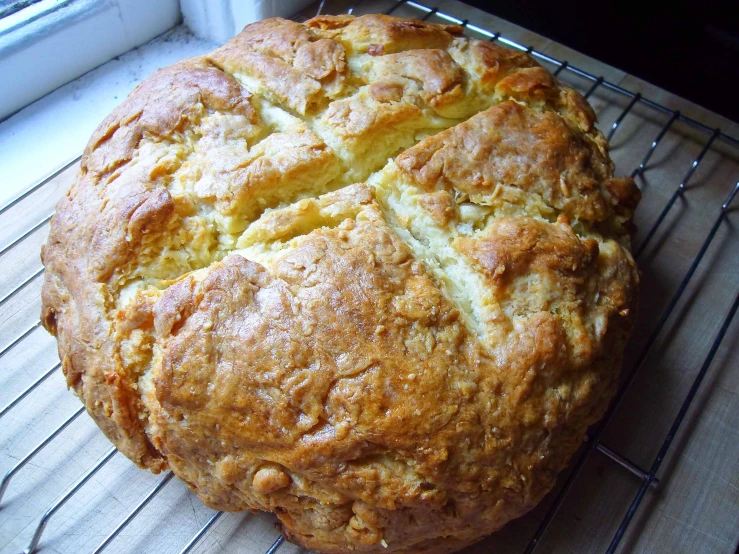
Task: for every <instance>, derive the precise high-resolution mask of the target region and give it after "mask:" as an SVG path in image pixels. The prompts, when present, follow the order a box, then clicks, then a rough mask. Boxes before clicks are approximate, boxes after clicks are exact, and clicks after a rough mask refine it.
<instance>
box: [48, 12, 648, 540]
mask: <svg viewBox="0 0 739 554" xmlns="http://www.w3.org/2000/svg"><path fill="white" fill-rule="evenodd" d="M594 122H595V115H594V113H593V111H592V109H591V108H590V107H589V106H588V104H587V103H586V102H585V100H583V98H582V97H581V96H580V95H579V94H577V93H576V92H574V91H573V90H571V89H569V88H567V87H564V86H563V85H561V84H560V83H559V82H558V81H557V80H556V79H555V78H554V77H553V76H552V75H551V74H549V73H548V72H547V71H546V70H544V69H543V68H542V67H540V66H539V65H537V64H536V63H535V62H534V61H533V60H532V59H531V58H530V57H529V56H528V55H526V54H523V53H517V52H513V51H511V50H508V49H506V48H505V47H502V46H500V45H499V44H497V43H489V42H480V41H475V40H471V39H468V38H466V37H464V36H462V34H461V29H460V28H459V27H456V26H444V25H432V24H427V23H422V22H418V21H412V20H404V19H397V18H392V17H386V16H379V15H368V16H363V17H358V18H354V17H351V16H339V17H331V16H323V17H317V18H314V19H312V20H309V21H307V22H306V23H304V24H299V23H294V22H292V21H287V20H284V19H269V20H265V21H261V22H259V23H255V24H253V25H249V26H248V27H247V28H246V29H244V31H243V32H242V33H241V34H240V35H238V36H237V37H236V38H234V39H233V40H231V41H230V42H228V43H227V44H226V45H225V46H223V47H222V48H219V49H218V50H216V51H215V52H212V53H211V54H209V55H206V56H203V57H200V58H195V59H191V60H187V61H184V62H181V63H178V64H176V65H174V66H172V67H169V68H167V69H163V70H160V71H158V72H156V73H155V74H154V75H153V76H151V77H150V78H149V79H148V80H147V81H145V82H144V83H142V84H141V85H140V86H139V87H138V88H137V89H136V90H135V91H134V92H133V93H132V94H131V95H130V96H129V97H128V98H127V99H126V101H125V102H124V103H123V104H122V105H121V106H120V107H119V108H117V109H116V110H115V111H114V112H113V113H112V114H111V115H110V116H109V117H108V118H107V119H106V120H105V121H104V122H103V123H102V125H101V126H100V127H99V128H98V129H97V130H96V131H95V133H94V134H93V136H92V138H91V139H90V142H89V144H88V146H87V148H86V150H85V153H84V156H83V157H82V163H81V168H80V172H79V175H78V177H77V179H76V181H75V183H74V185H73V186H72V188H71V190H70V191H69V193H68V194H67V195H66V197H65V198H63V199H62V200H61V201H60V203H59V206H58V208H57V212H56V215H55V216H54V218H53V220H52V223H51V232H50V235H49V239H48V242H47V243H46V245H45V246H44V248H43V253H42V258H43V262H44V264H45V266H46V273H45V277H44V287H43V309H42V320H43V324H44V326H45V327H46V328H47V329H48V330H49V331H50V332H51V333H53V334H54V335H56V336H57V338H58V343H59V354H60V357H61V359H62V367H63V370H64V374H65V375H66V378H67V383H68V384H69V386H70V387H72V388H73V389H74V391H75V392H76V393H77V395H78V396H79V397H80V398H81V399H82V401H83V402H84V403H85V406H86V407H87V410H88V412H89V413H90V415H91V416H92V417H93V418H94V419H95V421H96V422H97V424H98V425H99V426H100V428H101V429H102V430H103V431H104V433H105V434H106V435H107V436H108V437H109V438H110V440H111V441H113V442H114V443H115V445H116V446H117V447H118V448H119V449H120V451H121V452H123V453H124V454H125V455H126V456H128V457H129V458H130V459H131V460H133V461H134V462H135V463H137V464H138V465H140V466H142V467H147V468H149V469H151V470H152V471H155V472H158V471H162V470H163V469H165V468H167V467H169V468H171V469H172V471H174V473H175V474H176V475H177V476H178V477H180V478H181V479H183V480H184V481H185V482H186V483H187V484H188V485H189V486H190V487H191V488H192V489H193V490H194V491H195V493H196V494H197V495H198V496H199V497H200V498H201V499H202V500H203V501H204V502H205V503H206V504H208V505H209V506H212V507H213V508H216V509H220V510H245V509H248V510H266V511H272V512H274V513H275V514H276V515H277V516H278V517H279V519H280V520H281V525H282V530H283V532H284V533H285V535H286V536H287V537H288V538H289V539H290V540H292V541H295V542H297V543H299V544H301V545H304V546H305V547H307V548H312V549H316V550H320V551H323V552H344V551H347V550H354V551H357V552H429V553H430V552H434V553H436V552H450V551H453V550H456V549H459V548H461V547H463V546H464V545H467V544H470V543H471V542H474V541H476V540H478V539H480V538H481V537H482V536H484V535H486V534H488V533H490V532H492V531H494V530H496V529H499V528H500V527H501V526H503V525H504V524H505V523H506V522H508V521H510V520H511V519H513V518H515V517H518V516H520V515H522V514H523V513H525V512H526V511H527V510H529V509H531V508H532V507H533V506H535V505H536V504H537V502H539V501H540V500H541V498H542V497H543V495H544V494H545V493H546V492H547V491H549V490H550V489H551V488H552V486H553V485H554V482H555V479H556V477H557V474H558V472H559V471H560V470H562V469H563V468H564V467H565V465H566V464H567V461H568V460H569V458H570V457H571V455H572V454H573V453H574V451H575V450H576V449H577V448H578V445H579V444H580V443H581V441H582V439H583V436H584V433H585V430H586V429H587V427H588V426H589V425H590V424H592V423H594V422H595V421H596V420H597V419H598V418H599V417H600V416H601V415H602V414H603V412H604V410H605V409H606V406H607V404H608V402H609V400H610V398H611V396H612V394H613V392H614V388H615V385H616V383H617V381H618V375H619V369H620V364H621V359H622V351H623V347H624V343H625V341H626V339H627V335H628V333H629V330H630V328H631V326H632V321H633V317H634V308H635V303H636V294H637V287H638V276H637V270H636V266H635V264H634V261H633V259H632V257H631V255H630V253H629V240H630V239H629V233H630V231H631V218H632V214H633V210H634V208H635V207H636V204H637V202H638V200H639V191H638V189H637V188H636V186H635V184H634V182H633V180H631V179H630V178H624V179H619V178H615V177H614V176H613V163H612V162H611V160H610V158H609V156H608V151H607V144H606V141H605V139H604V138H603V135H602V134H601V133H600V132H599V131H598V130H597V129H596V128H595V127H594Z"/></svg>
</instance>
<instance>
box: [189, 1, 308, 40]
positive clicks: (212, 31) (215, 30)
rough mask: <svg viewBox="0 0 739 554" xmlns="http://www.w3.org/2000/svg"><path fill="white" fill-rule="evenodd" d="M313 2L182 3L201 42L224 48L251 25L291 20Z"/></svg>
mask: <svg viewBox="0 0 739 554" xmlns="http://www.w3.org/2000/svg"><path fill="white" fill-rule="evenodd" d="M311 2H312V0H180V4H181V8H182V15H183V17H184V20H185V25H187V26H188V27H189V28H190V30H192V32H193V33H195V35H197V36H198V37H200V38H203V39H207V40H212V41H214V42H217V43H219V44H223V43H224V42H226V41H227V40H228V39H230V38H231V37H233V36H234V35H236V34H237V33H238V32H239V31H241V29H243V28H244V27H245V26H246V25H248V24H249V23H253V22H254V21H259V20H260V19H265V18H267V17H275V16H282V17H290V16H292V15H295V14H296V13H297V12H299V11H300V10H301V9H303V8H305V7H306V6H307V5H309V4H310V3H311Z"/></svg>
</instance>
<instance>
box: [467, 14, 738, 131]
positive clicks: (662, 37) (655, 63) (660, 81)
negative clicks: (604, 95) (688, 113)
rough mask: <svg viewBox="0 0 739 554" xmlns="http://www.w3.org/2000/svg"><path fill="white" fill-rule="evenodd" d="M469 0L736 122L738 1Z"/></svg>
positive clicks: (499, 15)
mask: <svg viewBox="0 0 739 554" xmlns="http://www.w3.org/2000/svg"><path fill="white" fill-rule="evenodd" d="M465 1H466V3H468V4H471V5H473V6H476V7H478V8H480V9H482V10H485V11H487V12H489V13H492V14H494V15H497V16H498V17H502V18H503V19H507V20H508V21H511V22H512V23H516V24H518V25H521V26H522V27H525V28H527V29H530V30H532V31H534V32H536V33H539V34H540V35H543V36H545V37H547V38H550V39H552V40H555V41H557V42H559V43H562V44H565V45H567V46H569V47H570V48H574V49H575V50H578V51H580V52H582V53H583V54H587V55H589V56H591V57H593V58H596V59H598V60H601V61H603V62H606V63H608V64H610V65H612V66H614V67H617V68H618V69H622V70H624V71H626V72H628V73H631V74H632V75H636V76H637V77H641V78H642V79H644V80H646V81H649V82H651V83H654V84H655V85H658V86H660V87H662V88H664V89H666V90H668V91H670V92H673V93H676V94H678V95H680V96H683V97H684V98H687V99H688V100H692V101H693V102H695V103H697V104H700V105H702V106H705V107H706V108H709V109H711V110H713V111H715V112H718V113H720V114H721V115H724V116H726V117H728V118H729V119H732V120H734V121H739V101H738V100H739V70H738V67H739V15H737V13H739V1H737V2H734V3H733V10H732V9H730V7H731V4H730V3H729V2H718V1H715V0H708V1H695V2H682V3H680V2H665V1H664V0H662V1H660V2H657V1H650V0H644V1H642V2H640V3H638V2H629V1H627V2H603V1H601V2H592V1H591V2H584V1H581V0H576V1H567V0H559V1H545V0H524V1H518V2H516V1H512V2H504V1H495V2H483V1H476V0H465ZM732 12H733V13H732Z"/></svg>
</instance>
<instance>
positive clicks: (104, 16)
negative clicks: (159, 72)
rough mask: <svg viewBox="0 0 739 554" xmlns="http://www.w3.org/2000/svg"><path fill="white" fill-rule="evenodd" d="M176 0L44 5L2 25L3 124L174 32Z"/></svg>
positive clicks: (49, 1)
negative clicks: (57, 91) (85, 75)
mask: <svg viewBox="0 0 739 554" xmlns="http://www.w3.org/2000/svg"><path fill="white" fill-rule="evenodd" d="M179 21H180V7H179V1H178V0H42V1H41V2H39V3H37V4H33V5H32V6H30V7H28V8H24V9H22V10H20V11H19V12H17V13H15V14H12V15H10V16H8V17H6V18H3V19H2V20H0V75H2V76H3V86H2V87H0V119H3V118H5V117H7V116H8V115H10V114H12V113H14V112H16V111H17V110H19V109H21V108H23V107H24V106H27V105H28V104H30V103H31V102H32V101H34V100H36V99H38V98H41V97H42V96H44V95H45V94H47V93H49V92H51V91H53V90H55V89H57V88H58V87H60V86H61V85H63V84H64V83H68V82H69V81H71V80H72V79H75V78H76V77H79V76H80V75H82V74H83V73H85V72H87V71H90V70H91V69H93V68H94V67H97V66H99V65H101V64H103V63H105V62H107V61H108V60H110V59H112V58H113V57H115V56H117V55H119V54H122V53H124V52H128V51H129V50H131V49H132V48H135V47H136V46H139V45H141V44H144V43H145V42H147V41H149V40H151V39H152V38H154V37H156V36H158V35H161V34H162V33H164V32H165V31H167V30H168V29H171V28H172V27H174V26H175V25H177V23H178V22H179Z"/></svg>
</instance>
